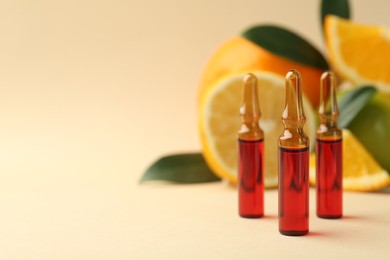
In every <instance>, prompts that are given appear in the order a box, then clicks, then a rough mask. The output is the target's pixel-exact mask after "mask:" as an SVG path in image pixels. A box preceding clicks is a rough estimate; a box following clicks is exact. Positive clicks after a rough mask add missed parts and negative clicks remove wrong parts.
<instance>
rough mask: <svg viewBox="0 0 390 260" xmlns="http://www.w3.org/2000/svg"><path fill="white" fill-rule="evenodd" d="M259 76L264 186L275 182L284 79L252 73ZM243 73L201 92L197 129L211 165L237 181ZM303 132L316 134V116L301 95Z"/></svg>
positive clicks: (283, 100)
mask: <svg viewBox="0 0 390 260" xmlns="http://www.w3.org/2000/svg"><path fill="white" fill-rule="evenodd" d="M253 74H254V75H255V76H256V77H257V78H258V86H259V88H258V93H259V103H260V108H261V112H262V117H261V120H260V125H261V127H262V129H263V130H264V134H265V138H264V139H265V158H264V160H265V164H264V165H265V180H264V182H265V187H267V188H270V187H276V186H277V183H278V166H277V147H278V146H277V140H278V137H279V135H280V134H281V133H282V132H283V126H282V122H281V115H282V111H283V108H284V102H285V87H284V84H285V83H284V78H283V77H281V76H279V75H277V74H274V73H269V72H253ZM244 75H245V73H234V74H231V75H229V76H226V77H224V78H222V79H220V80H219V81H216V82H215V83H214V85H212V86H211V87H209V88H208V89H207V90H206V91H204V92H202V94H201V103H200V108H199V132H200V136H201V141H202V147H203V155H204V157H205V159H206V162H207V163H208V165H209V166H210V168H211V169H212V170H213V171H214V172H215V173H216V174H217V175H218V176H219V177H221V178H223V179H227V180H228V181H229V182H230V183H232V184H236V183H237V152H238V151H237V132H238V130H239V129H240V126H241V120H240V117H239V109H240V106H241V102H242V80H243V77H244ZM303 104H304V109H305V114H306V119H307V120H306V124H305V132H306V134H307V135H308V136H309V137H313V136H314V134H315V119H314V113H313V109H312V108H311V105H310V102H308V101H307V99H306V98H305V97H304V98H303Z"/></svg>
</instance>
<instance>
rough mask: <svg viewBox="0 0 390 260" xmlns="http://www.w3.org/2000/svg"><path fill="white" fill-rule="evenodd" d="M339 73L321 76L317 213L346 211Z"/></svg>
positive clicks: (330, 215)
mask: <svg viewBox="0 0 390 260" xmlns="http://www.w3.org/2000/svg"><path fill="white" fill-rule="evenodd" d="M336 86H337V83H336V77H335V75H334V73H333V72H330V71H327V72H324V73H323V74H322V76H321V92H320V107H319V115H320V126H319V128H318V130H317V134H316V137H317V142H316V171H317V172H316V179H317V185H316V193H317V216H318V217H320V218H341V216H342V214H343V213H342V211H343V204H342V203H343V202H342V196H343V185H342V177H343V173H342V171H343V166H342V163H343V162H342V161H343V159H342V150H343V149H342V145H343V142H342V140H343V139H342V131H341V130H340V129H339V128H338V126H337V118H338V115H339V111H338V106H337V100H336Z"/></svg>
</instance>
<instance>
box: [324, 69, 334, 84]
mask: <svg viewBox="0 0 390 260" xmlns="http://www.w3.org/2000/svg"><path fill="white" fill-rule="evenodd" d="M328 78H329V79H333V80H334V79H336V74H334V72H333V71H330V70H327V71H325V72H324V73H322V75H321V81H322V80H325V79H328Z"/></svg>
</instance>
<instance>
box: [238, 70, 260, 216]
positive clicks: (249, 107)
mask: <svg viewBox="0 0 390 260" xmlns="http://www.w3.org/2000/svg"><path fill="white" fill-rule="evenodd" d="M240 117H241V121H242V125H241V129H240V130H239V132H238V197H239V215H240V216H241V217H245V218H260V217H262V216H263V214H264V177H263V172H264V164H263V163H264V143H263V140H264V132H263V130H262V129H261V128H260V126H259V120H260V117H261V112H260V106H259V101H258V93H257V78H256V77H255V76H254V75H253V74H247V75H245V77H244V80H243V102H242V105H241V107H240Z"/></svg>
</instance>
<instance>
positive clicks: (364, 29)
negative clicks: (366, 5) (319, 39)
mask: <svg viewBox="0 0 390 260" xmlns="http://www.w3.org/2000/svg"><path fill="white" fill-rule="evenodd" d="M325 36H326V42H327V49H328V53H329V59H330V63H331V64H332V66H333V68H334V69H335V71H336V72H337V73H338V74H340V75H341V76H342V77H343V78H345V79H347V80H349V81H351V82H353V83H355V84H356V85H357V84H359V85H362V84H374V85H375V86H376V87H377V88H378V89H380V90H383V91H386V92H390V28H385V27H380V26H370V25H364V24H358V23H354V22H351V21H349V20H346V19H342V18H339V17H337V16H333V15H328V16H326V18H325Z"/></svg>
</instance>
